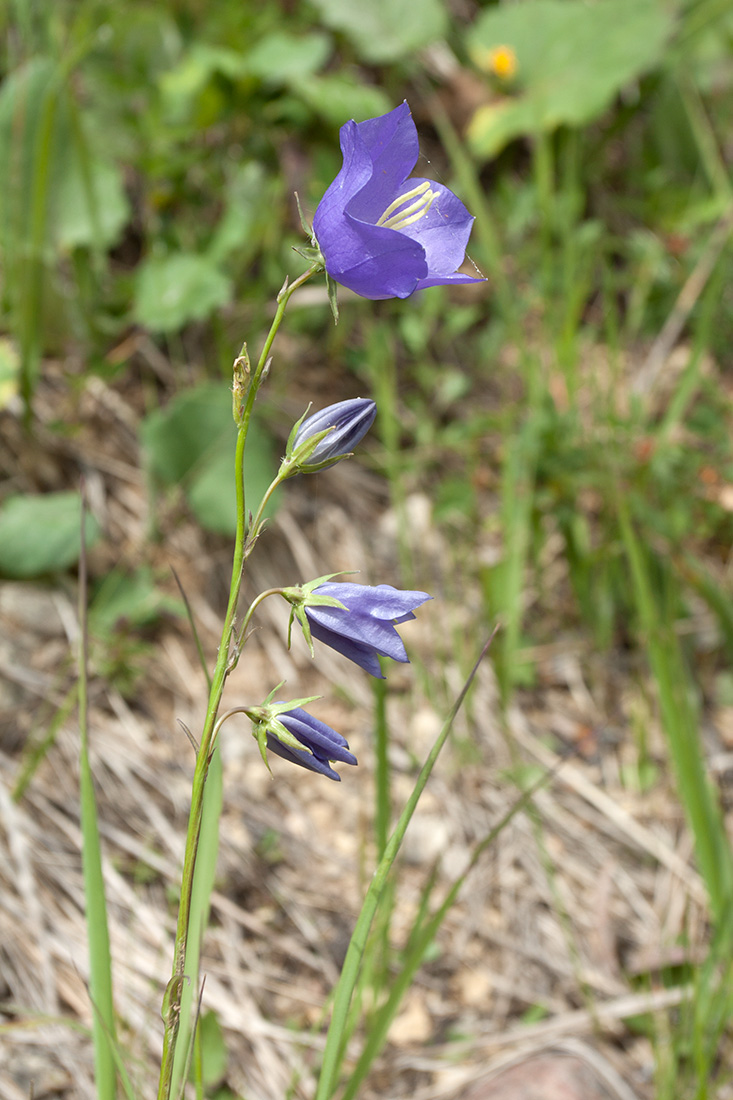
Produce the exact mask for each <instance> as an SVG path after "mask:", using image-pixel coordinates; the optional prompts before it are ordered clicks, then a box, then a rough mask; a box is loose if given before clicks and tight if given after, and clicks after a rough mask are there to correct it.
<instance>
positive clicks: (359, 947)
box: [315, 630, 496, 1100]
mask: <svg viewBox="0 0 733 1100" xmlns="http://www.w3.org/2000/svg"><path fill="white" fill-rule="evenodd" d="M495 635H496V630H494V632H493V633H492V635H491V637H490V638H489V640H488V642H487V643H486V645H485V646H484V648H483V649H482V651H481V654H480V656H479V658H478V660H477V661H476V664H475V665H474V666H473V669H472V670H471V673H470V675H469V676H468V679H467V680H466V682H465V684H464V685H463V688H462V690H461V692H460V694H459V696H458V698H457V699H456V702H455V703H454V704H453V707H452V708H451V712H450V714H449V715H448V718H447V719H446V721H445V724H444V725H443V728H442V730H441V731H440V733H439V734H438V737H437V739H436V741H435V744H434V745H433V747H432V749H431V750H430V752H429V754H428V758H427V760H426V761H425V763H424V765H423V767H422V769H421V771H420V774H419V776H418V778H417V782H416V784H415V787H414V789H413V791H412V794H411V795H410V797H409V799H408V800H407V804H406V806H405V808H404V810H403V811H402V814H401V815H400V819H399V821H398V822H397V825H396V826H395V829H394V832H393V833H392V835H391V837H390V838H389V841H388V843H387V847H386V849H385V851H384V855H383V856H382V858H381V860H380V861H379V865H378V866H377V869H376V871H375V872H374V875H373V877H372V881H371V883H370V885H369V889H368V890H367V895H366V897H365V899H364V904H363V905H362V907H361V912H360V913H359V917H358V919H357V922H356V926H355V928H354V931H353V933H352V936H351V941H350V943H349V948H348V951H347V952H346V958H345V960H344V965H343V968H342V970H341V976H340V977H339V980H338V983H337V985H336V990H335V995H334V1004H333V1014H332V1016H331V1026H330V1027H329V1029H328V1036H327V1038H326V1047H325V1050H324V1052H323V1062H322V1064H321V1073H320V1076H319V1079H318V1088H317V1090H316V1095H315V1100H328V1098H329V1097H330V1096H332V1095H333V1092H334V1089H335V1087H336V1079H337V1076H338V1071H339V1067H340V1065H341V1060H342V1057H343V1050H344V1036H345V1032H346V1026H347V1021H348V1015H349V1006H350V1004H351V998H352V995H353V993H354V989H355V987H356V984H357V980H358V977H359V970H360V966H361V960H362V958H363V956H364V952H365V950H366V942H367V936H368V935H369V929H370V928H371V925H372V921H373V920H374V915H375V913H376V911H377V906H378V905H379V902H380V900H381V898H382V895H383V893H384V889H385V886H386V884H387V880H388V876H389V872H390V870H391V868H392V864H393V863H394V861H395V859H396V858H397V853H398V852H399V850H400V846H401V844H402V841H403V839H404V836H405V833H406V831H407V826H408V825H409V823H410V820H411V818H412V815H413V814H414V812H415V810H416V808H417V804H418V802H419V800H420V796H421V794H422V792H423V791H424V789H425V786H426V784H427V781H428V779H429V778H430V773H431V772H432V770H433V768H434V766H435V762H436V761H437V759H438V756H439V755H440V751H441V749H442V748H443V745H444V744H445V742H446V740H447V738H448V735H449V733H450V731H451V729H452V727H453V722H454V721H455V717H456V715H457V714H458V711H459V710H460V708H461V706H462V704H463V700H464V699H465V697H466V694H467V692H468V689H469V688H470V686H471V684H472V683H473V679H474V676H475V675H476V672H477V671H478V667H479V665H480V664H481V662H482V661H483V659H484V657H485V656H486V654H487V653H488V650H489V646H490V645H491V643H492V641H493V640H494V637H495Z"/></svg>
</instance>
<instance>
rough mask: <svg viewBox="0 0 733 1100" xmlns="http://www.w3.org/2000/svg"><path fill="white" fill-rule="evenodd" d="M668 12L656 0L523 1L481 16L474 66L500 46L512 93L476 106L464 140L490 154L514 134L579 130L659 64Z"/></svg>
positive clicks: (472, 46) (472, 45) (473, 42)
mask: <svg viewBox="0 0 733 1100" xmlns="http://www.w3.org/2000/svg"><path fill="white" fill-rule="evenodd" d="M671 30H672V14H671V11H670V10H669V9H665V8H664V7H663V6H662V5H661V4H660V3H659V0H599V2H598V3H595V4H586V3H583V2H582V0H524V2H523V3H521V4H502V5H500V6H499V7H495V8H491V9H490V10H488V11H486V12H484V13H483V14H482V15H481V17H480V18H479V19H478V20H477V22H476V24H475V26H474V29H473V31H472V33H471V35H470V36H469V50H470V53H471V55H472V57H473V59H474V61H475V62H476V64H477V65H478V66H479V67H486V58H487V56H488V55H489V53H490V51H491V50H492V49H495V48H496V47H497V46H508V47H509V48H510V49H511V50H513V51H514V53H515V55H516V59H517V71H516V76H515V78H514V85H513V94H510V95H507V96H504V97H503V98H501V99H498V100H495V101H494V102H492V103H488V104H486V105H485V106H483V107H480V108H479V109H478V110H477V111H476V113H475V115H474V116H473V119H472V120H471V123H470V126H469V129H468V137H469V141H470V143H471V145H472V146H473V149H474V151H475V152H476V153H477V154H479V155H480V156H485V157H489V156H493V155H495V154H496V153H497V152H499V151H500V150H501V149H502V148H503V146H504V145H506V144H507V142H509V141H511V140H512V139H513V138H515V137H518V136H519V135H524V134H526V135H531V134H538V133H541V132H544V131H551V130H553V129H555V128H556V127H557V126H560V125H568V126H580V125H582V124H584V123H586V122H589V121H591V120H592V119H594V118H596V117H597V116H598V115H600V114H601V113H602V112H603V111H604V110H606V108H607V107H608V106H609V105H610V103H611V102H612V100H613V97H614V96H615V95H616V94H617V93H618V92H619V91H620V90H621V88H623V87H624V85H626V84H628V83H629V82H630V81H631V80H634V79H635V78H637V77H639V76H640V75H641V74H642V73H644V72H646V71H647V70H649V69H651V68H652V67H653V66H655V65H656V64H657V63H658V62H659V61H660V59H661V57H662V54H663V50H664V46H665V43H666V41H667V39H668V37H669V35H670V33H671Z"/></svg>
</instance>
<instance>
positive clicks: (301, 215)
mask: <svg viewBox="0 0 733 1100" xmlns="http://www.w3.org/2000/svg"><path fill="white" fill-rule="evenodd" d="M293 194H294V195H295V205H296V206H297V207H298V217H299V218H300V228H301V229H302V230H303V232H304V233H305V235H306V237H310V239H311V240H312V241H313V242H314V244H315V239H316V238H315V237H314V236H313V226H312V225H308V222H307V221H306V220H305V214H304V213H303V207H302V206H301V205H300V195H299V194H298V192H297V191H294V192H293ZM319 251H320V250H319Z"/></svg>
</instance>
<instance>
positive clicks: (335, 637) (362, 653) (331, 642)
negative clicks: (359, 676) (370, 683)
mask: <svg viewBox="0 0 733 1100" xmlns="http://www.w3.org/2000/svg"><path fill="white" fill-rule="evenodd" d="M308 617H309V619H310V615H309V616H308ZM310 628H311V634H312V635H313V637H314V638H316V639H317V640H318V641H319V642H323V644H324V645H327V646H329V647H330V648H331V649H335V650H336V652H337V653H340V654H341V656H342V657H346V658H347V659H348V660H349V661H353V663H354V664H355V665H358V666H359V668H363V669H364V671H365V672H368V673H369V674H370V676H376V677H377V679H378V680H383V679H384V676H383V675H382V670H381V668H380V667H379V661H378V660H377V657H376V654H375V652H374V648H373V647H372V646H368V645H361V644H360V643H359V642H355V641H353V640H352V639H351V638H345V637H343V636H342V635H341V634H335V633H334V632H333V631H332V630H328V628H326V627H322V626H320V624H319V623H316V622H313V621H312V620H311V622H310Z"/></svg>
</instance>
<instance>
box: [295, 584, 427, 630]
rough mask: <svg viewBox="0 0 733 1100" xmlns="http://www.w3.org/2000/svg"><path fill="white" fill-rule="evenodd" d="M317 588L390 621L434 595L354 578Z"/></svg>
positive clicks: (363, 610)
mask: <svg viewBox="0 0 733 1100" xmlns="http://www.w3.org/2000/svg"><path fill="white" fill-rule="evenodd" d="M315 591H316V592H317V593H319V594H320V595H322V596H333V598H334V599H336V600H340V601H341V603H342V604H343V605H344V607H347V608H348V609H349V610H350V611H356V612H359V613H361V614H363V615H374V616H376V617H377V618H380V619H389V620H390V621H393V620H394V621H396V620H397V618H398V616H400V615H406V614H407V613H408V612H411V611H414V609H415V608H416V607H420V605H421V604H424V603H425V602H426V600H431V599H432V598H433V597H432V596H430V595H428V593H427V592H413V591H409V590H407V591H403V590H402V589H399V588H393V587H392V585H391V584H375V585H371V584H355V583H354V582H353V581H326V582H325V583H324V584H321V585H319V586H318V588H316V589H315ZM342 614H343V612H342Z"/></svg>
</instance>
